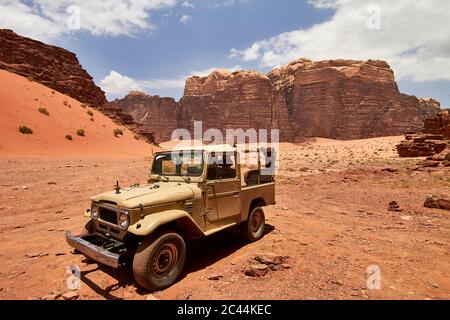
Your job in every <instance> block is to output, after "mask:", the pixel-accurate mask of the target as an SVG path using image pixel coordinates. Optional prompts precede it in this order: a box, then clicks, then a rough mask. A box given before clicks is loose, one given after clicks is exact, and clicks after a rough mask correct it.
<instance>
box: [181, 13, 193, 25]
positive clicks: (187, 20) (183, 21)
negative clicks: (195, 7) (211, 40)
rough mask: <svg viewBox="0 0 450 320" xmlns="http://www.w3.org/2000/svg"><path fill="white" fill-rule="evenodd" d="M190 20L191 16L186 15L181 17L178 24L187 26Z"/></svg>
mask: <svg viewBox="0 0 450 320" xmlns="http://www.w3.org/2000/svg"><path fill="white" fill-rule="evenodd" d="M191 20H192V17H191V16H188V15H186V14H185V15H183V16H182V17H181V18H180V22H181V23H182V24H188V23H189V22H190V21H191Z"/></svg>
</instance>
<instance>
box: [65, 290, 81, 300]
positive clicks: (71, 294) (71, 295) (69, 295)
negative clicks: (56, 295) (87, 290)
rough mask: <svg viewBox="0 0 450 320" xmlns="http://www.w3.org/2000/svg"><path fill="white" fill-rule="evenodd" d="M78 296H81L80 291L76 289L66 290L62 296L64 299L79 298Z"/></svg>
mask: <svg viewBox="0 0 450 320" xmlns="http://www.w3.org/2000/svg"><path fill="white" fill-rule="evenodd" d="M78 296H79V295H78V292H76V291H68V292H66V293H64V294H63V295H62V298H63V299H64V300H77V299H78Z"/></svg>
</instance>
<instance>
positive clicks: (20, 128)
mask: <svg viewBox="0 0 450 320" xmlns="http://www.w3.org/2000/svg"><path fill="white" fill-rule="evenodd" d="M19 131H20V133H22V134H33V130H31V129H30V128H28V127H26V126H22V127H19Z"/></svg>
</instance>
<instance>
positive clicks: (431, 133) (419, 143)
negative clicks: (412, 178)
mask: <svg viewBox="0 0 450 320" xmlns="http://www.w3.org/2000/svg"><path fill="white" fill-rule="evenodd" d="M405 137H406V140H405V141H402V143H401V144H399V145H398V146H397V151H398V153H399V155H400V157H403V158H408V157H411V158H414V157H431V156H434V155H439V154H441V153H442V152H444V151H445V149H447V148H450V109H447V110H444V111H442V112H439V113H438V114H437V115H436V116H435V117H432V118H428V119H426V120H425V122H424V126H423V129H422V131H420V132H419V133H414V134H407V135H406V136H405Z"/></svg>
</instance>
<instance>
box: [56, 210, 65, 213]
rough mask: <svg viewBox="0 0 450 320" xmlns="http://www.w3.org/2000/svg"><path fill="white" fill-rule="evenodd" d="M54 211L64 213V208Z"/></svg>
mask: <svg viewBox="0 0 450 320" xmlns="http://www.w3.org/2000/svg"><path fill="white" fill-rule="evenodd" d="M55 213H64V210H57V211H55Z"/></svg>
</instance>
